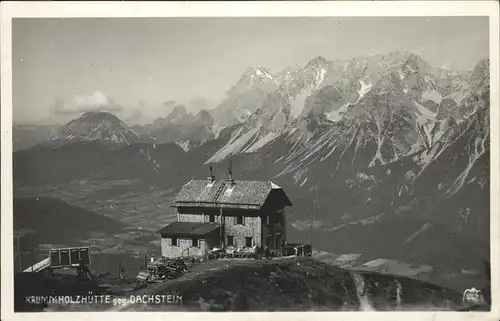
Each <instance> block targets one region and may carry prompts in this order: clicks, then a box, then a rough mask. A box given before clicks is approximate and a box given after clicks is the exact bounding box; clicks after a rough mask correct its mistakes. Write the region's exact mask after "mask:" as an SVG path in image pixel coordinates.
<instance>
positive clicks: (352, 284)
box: [46, 257, 462, 311]
mask: <svg viewBox="0 0 500 321" xmlns="http://www.w3.org/2000/svg"><path fill="white" fill-rule="evenodd" d="M236 280H237V281H236ZM61 282H62V280H61ZM66 282H68V281H66ZM66 284H69V283H66ZM53 287H54V289H56V288H55V285H54V284H53ZM63 288H64V287H63V286H61V283H59V287H58V288H57V293H58V294H60V293H65V292H64V291H65V290H63ZM66 291H67V292H68V291H70V289H69V287H68V289H66ZM68 293H70V292H68ZM130 295H133V296H142V295H175V296H177V295H178V296H181V297H182V303H181V302H177V303H175V304H172V303H170V304H168V303H166V304H130V303H129V304H123V305H117V306H113V305H112V304H108V305H94V306H87V305H72V306H60V305H58V306H52V305H51V306H49V307H48V308H47V309H46V311H54V310H59V311H60V310H73V311H82V310H87V309H97V310H112V311H173V310H190V311H293V310H295V311H304V310H305V311H311V310H316V311H318V310H319V311H346V310H347V311H359V310H364V311H366V310H368V311H369V310H454V309H459V308H461V307H462V302H461V299H462V297H461V294H460V293H457V292H454V291H451V290H448V289H446V288H442V287H438V286H433V285H430V284H426V283H424V282H420V281H416V280H411V279H408V278H404V277H396V276H391V275H381V274H373V273H358V272H353V271H348V270H344V269H341V268H338V267H335V266H329V265H327V264H324V263H321V262H319V261H316V260H315V259H312V258H304V257H295V258H283V259H276V260H271V261H267V260H262V261H261V260H258V261H255V260H243V261H241V260H240V261H238V260H233V261H231V260H220V261H212V262H208V263H202V264H199V265H196V266H195V267H194V268H193V269H192V270H191V271H190V272H188V273H187V274H185V275H184V276H182V277H180V278H179V279H176V280H172V281H167V282H165V283H161V284H155V285H150V286H148V287H147V288H144V289H141V290H138V291H133V290H132V291H129V292H126V293H122V294H121V295H120V296H121V297H123V298H125V297H129V296H130Z"/></svg>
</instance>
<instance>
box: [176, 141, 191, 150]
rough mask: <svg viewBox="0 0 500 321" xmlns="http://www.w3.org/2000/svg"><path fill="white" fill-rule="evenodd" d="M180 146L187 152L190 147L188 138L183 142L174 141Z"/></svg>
mask: <svg viewBox="0 0 500 321" xmlns="http://www.w3.org/2000/svg"><path fill="white" fill-rule="evenodd" d="M175 143H176V144H177V145H178V146H179V147H180V148H182V149H183V150H184V151H185V152H188V151H189V150H190V149H191V143H190V141H189V140H186V141H183V142H175Z"/></svg>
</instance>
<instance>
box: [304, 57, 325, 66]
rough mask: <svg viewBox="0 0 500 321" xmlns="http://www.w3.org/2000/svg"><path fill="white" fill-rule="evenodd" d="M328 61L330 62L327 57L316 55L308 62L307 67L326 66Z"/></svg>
mask: <svg viewBox="0 0 500 321" xmlns="http://www.w3.org/2000/svg"><path fill="white" fill-rule="evenodd" d="M328 63H329V61H328V60H326V58H324V57H322V56H316V57H314V58H313V59H311V60H310V61H309V62H308V63H307V64H306V66H305V69H307V68H310V67H313V66H324V65H326V64H328Z"/></svg>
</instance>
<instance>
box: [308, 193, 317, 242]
mask: <svg viewBox="0 0 500 321" xmlns="http://www.w3.org/2000/svg"><path fill="white" fill-rule="evenodd" d="M315 209H316V184H314V185H313V186H312V210H311V219H310V222H309V244H310V245H311V249H312V242H313V226H314V211H315Z"/></svg>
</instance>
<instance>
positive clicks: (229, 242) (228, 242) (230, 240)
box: [227, 235, 234, 246]
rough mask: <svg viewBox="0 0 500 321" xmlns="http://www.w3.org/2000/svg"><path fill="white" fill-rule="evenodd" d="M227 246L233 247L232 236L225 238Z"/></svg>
mask: <svg viewBox="0 0 500 321" xmlns="http://www.w3.org/2000/svg"><path fill="white" fill-rule="evenodd" d="M227 246H234V236H230V235H228V236H227Z"/></svg>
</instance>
